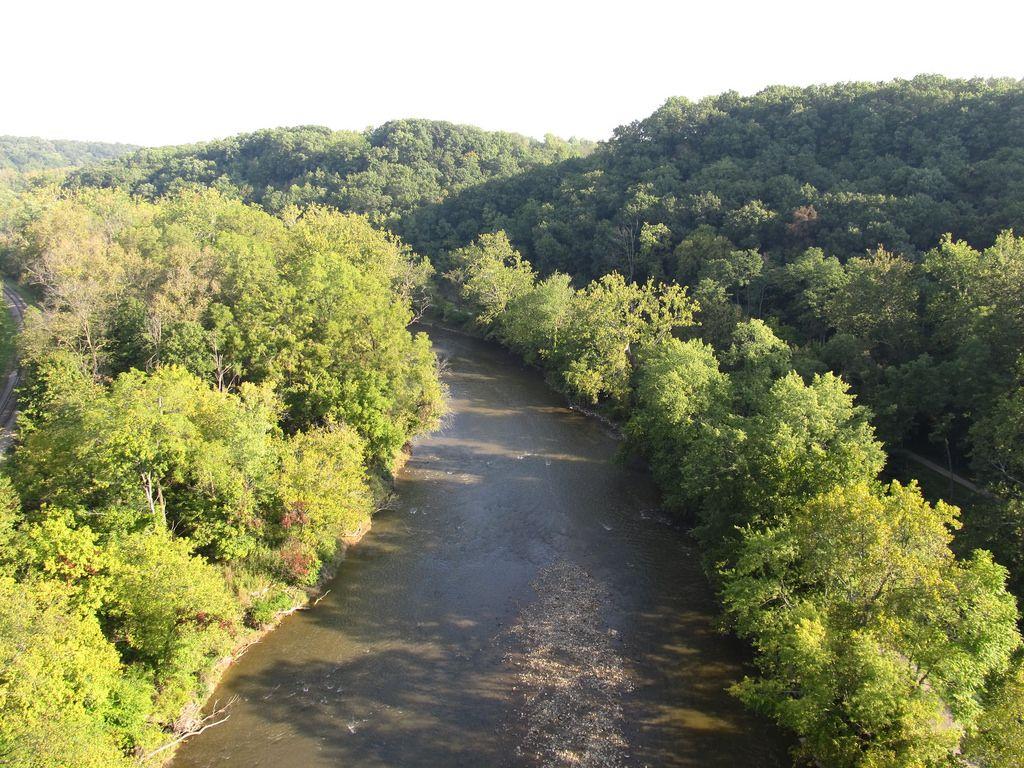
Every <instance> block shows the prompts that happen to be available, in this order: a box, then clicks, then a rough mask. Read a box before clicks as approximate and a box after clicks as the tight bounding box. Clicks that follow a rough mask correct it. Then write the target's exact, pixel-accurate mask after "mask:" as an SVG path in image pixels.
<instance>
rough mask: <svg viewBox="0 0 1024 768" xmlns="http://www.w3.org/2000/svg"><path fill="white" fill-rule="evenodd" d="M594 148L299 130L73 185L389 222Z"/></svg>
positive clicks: (386, 128)
mask: <svg viewBox="0 0 1024 768" xmlns="http://www.w3.org/2000/svg"><path fill="white" fill-rule="evenodd" d="M591 148H592V145H591V144H590V143H588V142H583V141H578V140H575V139H572V140H569V141H565V140H562V139H559V138H556V137H554V136H549V137H547V138H546V139H545V140H544V141H543V142H540V141H535V140H533V139H529V138H527V137H525V136H519V135H516V134H512V133H502V132H487V131H482V130H480V129H479V128H473V127H471V126H465V125H454V124H452V123H447V122H441V121H430V120H394V121H391V122H387V123H384V124H383V125H381V126H380V127H378V128H373V129H368V130H366V131H364V132H362V133H355V132H351V131H331V130H329V129H327V128H323V127H319V126H300V127H296V128H277V129H272V130H263V131H257V132H255V133H250V134H242V135H239V136H234V137H231V138H228V139H222V140H220V141H211V142H207V143H205V144H196V145H191V146H181V147H164V148H159V149H142V150H139V151H137V152H135V153H133V154H131V155H128V156H127V157H123V158H120V159H117V160H113V161H111V162H108V163H105V164H103V165H100V166H97V167H90V168H87V169H84V170H82V171H79V172H78V173H76V174H74V175H73V176H72V177H71V180H70V185H71V186H75V187H77V186H87V185H104V186H114V185H118V186H124V187H127V188H129V189H130V190H131V191H132V192H134V193H139V194H145V195H150V196H153V197H157V196H160V195H164V194H167V193H169V192H174V191H177V190H179V189H180V188H182V187H183V186H187V185H191V184H202V185H207V186H214V185H219V186H225V185H227V186H229V187H230V188H231V189H233V190H236V191H237V192H239V193H242V194H244V196H245V197H246V198H247V199H249V200H250V201H252V202H256V203H259V204H261V205H263V206H264V207H265V208H267V209H268V210H272V211H281V210H284V209H285V208H286V207H287V206H288V205H291V204H298V205H309V204H311V203H325V204H328V205H331V206H333V207H336V208H340V209H343V210H348V211H354V212H356V213H363V214H369V215H371V216H372V217H373V218H375V219H377V220H380V221H387V220H392V219H395V218H397V217H399V216H401V215H402V214H404V213H407V212H409V211H410V210H412V209H414V208H416V207H419V206H422V205H424V204H429V203H437V202H440V201H441V200H443V199H445V198H446V197H447V196H448V195H451V194H453V193H455V192H457V191H459V190H462V189H466V188H468V187H471V186H473V185H477V184H480V183H482V182H485V181H489V180H491V179H499V178H509V177H512V176H515V175H516V174H519V173H522V172H524V171H527V170H530V169H532V168H535V167H537V166H540V165H544V164H547V163H551V162H554V161H558V160H563V159H565V158H569V157H574V156H577V155H579V154H585V153H586V152H588V151H590V149H591Z"/></svg>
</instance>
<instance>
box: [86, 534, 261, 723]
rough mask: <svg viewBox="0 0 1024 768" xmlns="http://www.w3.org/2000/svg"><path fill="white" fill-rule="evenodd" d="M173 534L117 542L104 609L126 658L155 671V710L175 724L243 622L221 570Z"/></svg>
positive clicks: (150, 670)
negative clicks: (202, 678) (194, 552)
mask: <svg viewBox="0 0 1024 768" xmlns="http://www.w3.org/2000/svg"><path fill="white" fill-rule="evenodd" d="M189 550H190V546H189V543H188V541H187V540H184V539H179V538H174V537H173V536H171V535H170V534H168V533H167V532H166V531H159V530H151V531H144V532H141V533H136V534H132V535H130V536H127V537H125V538H124V539H123V540H121V541H119V542H118V543H117V544H116V545H114V547H113V553H112V554H113V558H114V564H113V565H112V566H111V580H110V594H109V596H108V598H107V600H106V602H105V606H104V610H103V614H104V616H105V617H106V621H107V623H108V624H109V626H110V631H111V636H112V637H113V638H114V639H115V641H116V643H117V645H118V646H119V647H120V649H121V652H122V657H123V658H124V659H125V660H126V661H127V662H130V663H135V664H139V665H141V666H142V667H143V668H144V669H146V671H147V672H148V673H149V674H151V675H152V680H153V683H154V685H155V687H156V690H157V692H158V693H157V696H156V699H155V701H154V705H153V706H154V715H155V716H156V718H157V719H158V721H159V722H170V721H172V720H173V719H174V718H175V717H176V716H177V714H178V713H179V712H180V711H181V710H182V708H183V707H184V706H185V705H186V704H187V703H188V702H189V701H190V700H191V699H192V697H193V696H194V695H195V693H196V691H198V690H201V680H200V678H201V675H202V674H203V673H204V672H205V671H206V670H207V669H208V667H209V665H210V664H211V663H212V662H214V661H216V660H217V659H218V658H220V657H221V656H223V655H224V654H226V653H227V652H228V651H229V650H230V649H231V645H232V641H233V636H234V634H235V631H236V628H237V625H238V624H239V623H240V622H241V612H240V610H239V607H238V603H237V601H236V600H235V598H234V597H233V595H232V594H231V593H230V591H229V590H228V588H227V585H226V584H225V583H224V579H223V577H222V576H221V574H220V572H219V571H218V570H217V569H216V568H215V567H214V566H212V565H210V564H209V563H207V562H206V561H205V560H203V559H202V558H200V557H196V556H194V555H192V554H190V551H189Z"/></svg>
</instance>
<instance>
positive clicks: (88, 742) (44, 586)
mask: <svg viewBox="0 0 1024 768" xmlns="http://www.w3.org/2000/svg"><path fill="white" fill-rule="evenodd" d="M19 200H20V201H21V207H20V208H19V213H18V214H17V216H15V217H12V218H11V219H10V221H8V222H6V223H5V226H6V225H9V226H10V229H9V230H8V231H7V232H5V234H4V239H3V245H4V247H5V249H6V250H5V256H6V258H7V263H8V265H9V266H11V267H12V268H13V269H15V270H17V271H18V272H19V273H20V275H21V277H22V280H24V281H26V282H29V283H32V284H33V285H34V286H35V287H36V288H37V289H38V291H39V295H40V301H39V307H38V308H37V309H33V310H30V311H29V313H28V317H27V318H26V330H25V333H24V334H23V337H22V339H21V345H20V346H21V356H22V360H23V365H24V372H25V385H24V387H23V389H22V392H21V396H22V401H23V403H24V408H23V412H22V414H21V415H20V417H19V419H20V420H19V427H20V429H19V441H18V444H17V446H16V450H15V451H14V453H13V455H12V456H11V457H9V459H8V462H7V464H6V469H7V470H8V471H9V473H10V477H11V481H13V482H11V481H8V479H7V477H6V476H4V477H0V599H3V601H4V608H3V609H2V611H0V669H2V670H3V672H2V673H0V715H2V723H0V761H2V762H4V764H5V765H7V764H11V765H16V766H24V767H25V768H29V766H31V767H32V768H39V767H41V766H65V765H74V766H79V765H81V766H96V768H100V766H103V767H107V768H109V767H110V766H119V765H129V764H138V763H139V762H140V760H145V758H144V755H145V754H146V753H148V752H151V751H153V750H155V749H157V748H158V747H159V746H160V744H161V742H165V741H166V740H167V738H168V737H169V735H173V733H174V731H175V729H176V728H178V727H179V723H180V717H181V715H182V713H183V712H184V711H186V710H187V709H188V708H189V707H190V706H192V705H194V704H196V703H197V702H199V701H200V700H201V699H202V698H203V697H204V696H205V695H206V693H207V691H208V688H209V685H210V682H211V680H210V673H211V670H212V669H213V668H214V667H215V665H216V664H217V662H218V661H219V660H220V659H221V658H223V657H224V656H225V655H226V654H228V653H229V652H230V651H231V650H232V648H233V647H234V646H235V644H236V643H238V642H239V640H240V639H241V636H242V632H243V631H244V628H243V617H246V619H247V621H248V624H249V625H250V626H254V627H259V626H262V625H263V624H265V623H267V622H269V621H271V620H272V618H273V617H274V616H275V615H276V614H277V612H279V611H280V610H283V609H286V608H290V607H293V606H294V605H296V604H297V603H298V602H299V601H300V600H301V599H302V597H303V594H304V592H303V589H304V588H306V587H308V586H309V585H312V584H314V583H316V582H317V580H318V579H319V578H320V576H321V574H322V572H323V566H324V565H325V564H326V563H328V562H329V561H330V560H331V559H332V558H333V557H334V556H335V553H336V551H337V548H338V546H339V541H340V539H341V538H342V537H343V536H345V535H346V534H349V533H352V532H353V531H355V530H356V529H358V528H360V527H362V526H364V525H366V524H367V522H368V521H369V518H370V515H371V513H372V511H373V510H374V508H375V506H376V504H377V502H378V500H379V497H380V495H381V494H382V489H383V478H384V476H385V475H386V474H387V473H388V472H389V471H390V470H391V469H392V468H393V467H394V465H395V460H396V458H397V455H398V453H399V451H400V450H401V448H402V447H403V445H405V444H406V443H407V441H408V440H409V439H410V438H411V437H412V436H413V435H415V434H417V433H419V432H422V431H423V430H425V429H429V428H431V427H433V426H434V425H436V423H437V421H438V418H439V416H440V412H441V409H442V407H443V396H444V393H443V391H442V387H441V383H440V381H439V379H438V375H437V362H436V359H435V356H434V353H433V351H432V349H431V347H430V343H429V340H428V339H427V338H426V336H424V335H422V334H417V335H413V334H412V333H410V332H409V330H408V327H407V326H408V325H409V324H410V322H411V321H412V320H413V318H414V316H415V315H416V313H418V312H421V311H422V309H423V307H424V306H425V303H424V302H425V300H426V297H427V296H428V291H427V290H426V289H427V281H428V279H429V277H430V274H431V271H432V268H431V266H430V264H429V262H427V261H426V260H425V259H422V258H421V257H419V256H416V255H415V254H413V253H412V252H411V251H410V250H409V249H408V248H407V247H406V246H405V245H403V244H402V243H401V242H400V241H399V240H398V239H397V238H395V237H394V236H392V235H388V234H386V233H382V232H379V231H377V230H375V229H374V228H373V227H371V226H370V225H369V223H368V222H367V221H366V219H365V218H363V217H360V216H353V215H342V214H339V213H337V212H334V211H329V210H326V209H321V208H309V209H306V210H298V209H288V210H286V211H284V212H283V213H282V216H281V217H280V218H276V217H274V216H271V215H270V214H268V213H266V212H265V211H262V210H260V209H256V208H253V207H249V206H246V205H245V204H243V203H241V202H238V201H233V200H230V199H227V198H225V197H223V196H222V195H221V194H219V193H217V192H213V191H189V192H183V193H181V194H179V195H177V196H175V197H172V198H167V199H162V200H159V201H155V202H146V201H140V200H136V199H132V198H130V197H129V196H128V195H127V194H125V193H124V192H121V191H116V190H86V191H82V192H80V193H76V194H55V193H54V192H53V190H51V189H47V188H42V189H39V190H29V191H26V192H25V193H24V195H23V196H22V197H21V198H19ZM29 642H33V643H36V642H37V648H38V650H33V651H32V652H31V653H25V652H24V648H25V646H26V644H28V643H29ZM51 657H53V658H51ZM58 657H59V658H58ZM12 670H13V672H12ZM10 674H13V675H14V677H13V678H11V679H9V675H10ZM136 758H139V759H136Z"/></svg>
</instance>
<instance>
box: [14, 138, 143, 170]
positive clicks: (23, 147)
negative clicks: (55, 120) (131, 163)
mask: <svg viewBox="0 0 1024 768" xmlns="http://www.w3.org/2000/svg"><path fill="white" fill-rule="evenodd" d="M136 149H138V147H135V146H133V145H131V144H106V143H102V142H98V141H66V140H63V139H37V138H26V137H23V136H0V171H5V170H13V171H18V172H27V171H42V170H46V169H48V168H70V167H72V166H82V165H89V164H91V163H99V162H102V161H104V160H113V159H115V158H118V157H121V156H122V155H126V154H128V153H129V152H133V151H135V150H136Z"/></svg>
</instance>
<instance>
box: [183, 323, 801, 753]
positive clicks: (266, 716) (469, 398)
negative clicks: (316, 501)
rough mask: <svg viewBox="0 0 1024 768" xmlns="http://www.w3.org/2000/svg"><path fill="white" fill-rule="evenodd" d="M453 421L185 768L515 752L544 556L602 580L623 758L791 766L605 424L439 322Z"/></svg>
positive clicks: (246, 673) (238, 691)
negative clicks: (622, 689)
mask: <svg viewBox="0 0 1024 768" xmlns="http://www.w3.org/2000/svg"><path fill="white" fill-rule="evenodd" d="M431 335H432V336H433V337H434V341H435V344H436V345H437V346H438V348H439V350H440V351H441V353H442V354H443V355H445V356H446V357H447V358H448V360H449V373H448V382H449V386H450V387H451V395H452V411H453V412H452V415H451V416H450V417H449V419H448V421H447V423H446V424H445V426H444V428H443V429H442V430H441V431H439V432H438V433H436V434H434V435H431V436H428V437H425V438H423V439H421V440H418V441H417V443H416V445H415V448H414V453H413V457H412V459H411V460H410V461H409V463H408V464H407V466H406V467H405V468H404V469H403V471H402V472H401V474H400V476H399V478H398V481H397V485H398V493H399V496H398V498H399V502H398V504H397V506H396V508H395V509H394V510H391V511H388V512H384V513H382V514H380V515H379V516H378V517H377V518H376V519H375V521H374V527H373V530H372V531H371V532H370V533H369V534H368V535H367V536H366V538H365V539H364V540H363V542H362V543H360V544H359V545H358V546H357V547H355V548H353V549H352V550H350V553H349V556H348V558H347V559H346V561H345V562H344V563H343V564H342V567H341V568H340V569H339V572H338V575H337V577H336V579H335V581H334V583H333V584H331V585H330V589H331V593H330V594H329V595H328V596H327V597H326V598H325V599H324V600H323V601H322V602H320V603H319V605H317V606H316V607H315V608H314V609H312V610H309V611H305V612H301V613H297V614H295V615H293V616H292V617H290V618H288V619H287V620H286V621H285V622H283V623H282V625H281V626H280V627H279V628H278V629H277V630H275V631H274V632H272V633H271V634H270V635H268V636H267V638H266V639H264V640H263V641H262V642H261V643H259V644H257V645H255V646H253V647H252V648H251V649H250V650H249V651H248V653H247V654H246V655H245V656H244V657H243V658H242V659H241V660H240V661H239V662H238V663H237V664H236V665H235V666H234V667H232V668H231V669H230V670H229V671H228V672H227V674H226V675H225V677H224V680H223V681H222V683H221V686H220V688H219V689H218V691H217V694H216V698H218V699H219V700H221V701H224V700H227V699H229V698H231V697H237V702H236V704H235V705H233V707H232V710H231V717H230V719H229V720H228V721H227V722H225V723H224V724H222V725H220V726H217V727H215V728H212V729H210V730H208V731H206V732H205V733H203V734H202V735H201V736H199V737H197V738H194V739H192V740H191V741H190V742H188V743H187V744H186V745H185V746H184V747H183V748H182V749H181V751H180V752H179V754H178V756H177V757H176V759H175V761H174V766H175V768H198V767H199V766H275V767H278V766H279V767H281V768H288V767H289V766H303V767H306V766H310V767H312V766H339V765H346V766H358V767H359V768H363V767H364V766H365V767H368V766H427V765H444V766H456V765H459V766H461V765H465V766H518V765H530V764H531V763H530V761H529V759H528V758H527V757H526V756H524V755H522V754H520V753H518V752H517V746H519V745H520V744H521V743H522V728H523V723H522V721H521V720H520V718H519V717H518V714H517V704H518V703H519V702H520V699H519V697H520V696H521V695H522V693H521V691H517V690H516V680H515V676H514V669H513V668H512V666H511V665H510V664H509V663H508V662H507V656H508V654H509V653H512V652H514V651H515V649H516V646H515V643H514V642H513V639H512V636H511V634H510V632H509V629H510V627H511V626H512V625H513V624H514V623H515V622H516V620H517V617H518V616H519V613H520V608H521V606H523V605H525V604H526V603H528V602H530V601H532V600H533V599H534V598H535V595H534V593H533V590H532V588H531V587H530V583H531V582H532V581H533V580H534V579H535V578H536V576H537V572H538V570H539V569H541V568H543V567H545V566H547V565H550V564H551V563H553V562H556V561H559V560H568V561H571V562H575V563H577V564H578V565H580V566H581V567H582V568H584V569H585V570H586V571H587V572H589V573H590V574H591V575H592V576H593V577H594V578H596V579H598V580H600V581H602V582H603V583H605V584H606V585H607V586H608V587H609V589H610V592H611V594H612V595H613V599H612V601H611V605H609V606H607V610H606V616H605V619H606V621H607V623H608V625H609V627H612V628H614V629H616V630H617V631H618V633H619V634H618V637H619V644H618V647H619V650H620V653H621V655H622V657H623V659H624V662H625V664H626V666H627V668H628V669H629V670H630V673H631V675H632V677H633V679H634V684H635V688H634V690H633V692H632V693H629V694H627V695H626V699H625V700H624V702H623V705H624V710H625V714H626V718H625V720H626V721H625V735H626V738H627V741H628V742H629V757H628V763H629V764H630V765H636V766H644V765H650V766H698V765H699V766H717V765H722V766H725V765H728V766H736V765H739V766H776V765H786V764H787V763H788V761H787V760H786V757H785V755H786V745H785V743H784V742H783V741H782V740H781V738H780V737H779V735H778V734H777V733H776V732H775V731H774V730H773V729H772V728H770V727H769V726H768V725H767V724H766V723H764V722H762V721H760V720H758V719H756V718H754V717H753V716H752V715H750V714H749V713H747V712H745V711H744V710H743V709H742V707H741V706H740V705H739V703H738V702H737V701H736V700H735V699H733V698H732V697H731V696H729V694H728V693H727V692H726V691H725V689H726V688H727V687H728V686H729V685H730V684H731V683H732V682H734V681H735V680H737V679H738V678H739V677H740V676H741V675H742V673H743V660H744V658H745V657H744V650H743V648H742V646H741V645H740V644H738V643H737V642H735V641H734V640H732V639H731V638H728V637H724V636H722V635H721V634H719V633H718V632H717V631H716V629H715V614H716V606H715V604H714V600H713V597H712V595H711V594H710V591H709V588H708V586H707V583H706V581H705V579H704V576H703V574H702V572H701V570H700V566H699V558H698V555H697V553H696V551H695V550H694V549H693V548H692V545H691V543H690V541H689V540H688V538H687V537H686V535H685V533H683V532H680V531H678V530H676V529H675V528H673V527H672V526H670V525H666V524H665V523H664V522H663V521H661V520H660V519H658V518H657V516H654V515H651V514H649V513H650V511H651V510H654V509H656V507H657V497H656V494H655V492H654V489H653V488H652V483H651V480H650V478H649V477H648V476H647V475H646V474H645V473H643V472H641V471H638V470H636V469H630V468H626V467H623V466H620V465H618V464H615V463H613V457H614V454H615V450H616V444H615V442H614V441H613V440H612V439H611V438H610V437H609V436H608V434H607V433H606V432H605V431H604V429H603V428H602V427H601V426H600V425H599V424H597V423H596V422H594V421H593V420H590V419H587V418H585V417H583V416H580V415H579V414H576V413H574V412H572V411H569V410H568V409H566V408H565V407H564V406H563V404H562V403H561V402H560V401H559V399H558V397H557V396H556V395H555V394H554V393H552V392H551V391H550V390H549V389H548V388H547V387H545V386H544V384H543V382H541V381H540V379H539V376H538V375H537V374H536V372H534V371H530V370H527V369H525V368H523V367H522V366H521V365H519V364H517V363H515V362H514V361H512V360H511V359H510V358H509V357H508V356H507V355H505V353H503V352H502V351H501V350H498V349H496V348H495V347H493V346H491V345H488V344H486V343H483V342H479V341H475V340H472V339H466V338H461V337H458V336H454V335H450V334H447V333H444V332H440V331H437V332H432V333H431Z"/></svg>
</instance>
